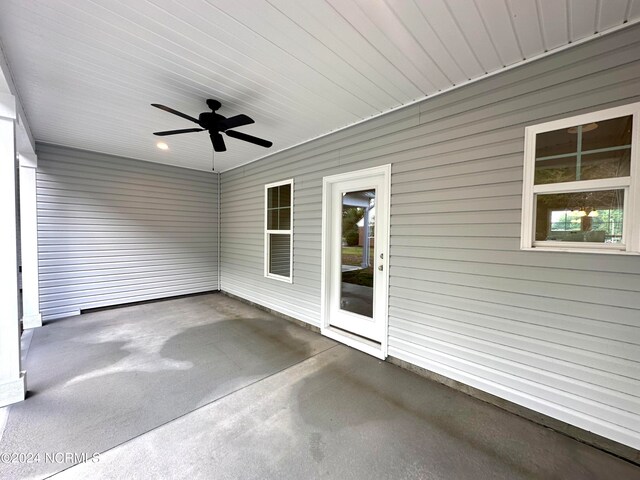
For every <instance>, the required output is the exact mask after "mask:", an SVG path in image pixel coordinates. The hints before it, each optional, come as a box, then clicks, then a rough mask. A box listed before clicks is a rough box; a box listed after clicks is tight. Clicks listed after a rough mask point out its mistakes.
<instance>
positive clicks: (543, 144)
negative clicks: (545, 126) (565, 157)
mask: <svg viewBox="0 0 640 480" xmlns="http://www.w3.org/2000/svg"><path fill="white" fill-rule="evenodd" d="M569 130H571V129H566V128H563V129H562V130H553V131H551V132H545V133H539V134H538V135H536V158H540V157H549V156H551V155H562V154H565V153H576V152H577V151H578V136H577V135H576V134H575V133H569Z"/></svg>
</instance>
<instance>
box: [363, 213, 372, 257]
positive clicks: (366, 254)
mask: <svg viewBox="0 0 640 480" xmlns="http://www.w3.org/2000/svg"><path fill="white" fill-rule="evenodd" d="M369 212H371V207H366V208H365V209H364V217H363V220H364V221H363V225H362V233H363V235H364V239H363V241H362V265H361V266H362V268H367V267H368V266H369V260H370V259H369V251H370V248H369V246H370V245H371V241H370V240H369Z"/></svg>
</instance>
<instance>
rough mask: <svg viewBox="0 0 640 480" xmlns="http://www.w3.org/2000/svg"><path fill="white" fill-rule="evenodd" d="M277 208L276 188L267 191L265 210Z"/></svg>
mask: <svg viewBox="0 0 640 480" xmlns="http://www.w3.org/2000/svg"><path fill="white" fill-rule="evenodd" d="M277 207H278V187H271V188H269V189H267V208H277Z"/></svg>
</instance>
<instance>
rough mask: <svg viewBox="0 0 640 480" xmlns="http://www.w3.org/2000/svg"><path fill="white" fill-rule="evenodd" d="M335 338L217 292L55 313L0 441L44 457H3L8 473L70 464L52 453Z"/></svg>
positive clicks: (151, 418)
mask: <svg viewBox="0 0 640 480" xmlns="http://www.w3.org/2000/svg"><path fill="white" fill-rule="evenodd" d="M334 345H335V342H333V341H332V340H329V339H327V338H324V337H321V336H319V335H317V334H315V333H313V332H311V331H309V330H306V329H304V328H301V327H298V326H296V325H294V324H292V323H290V322H288V321H286V320H283V319H281V318H278V317H275V316H273V315H269V314H267V313H265V312H263V311H261V310H258V309H256V308H253V307H250V306H247V305H245V304H243V303H241V302H238V301H237V300H233V299H230V298H228V297H225V296H223V295H219V294H212V295H203V296H195V297H189V298H182V299H176V300H169V301H163V302H156V303H149V304H144V305H137V306H131V307H125V308H120V309H114V310H104V311H99V312H94V313H90V314H86V315H81V316H77V317H70V318H66V319H63V320H58V321H54V322H51V323H49V324H48V325H45V326H43V327H41V328H39V329H37V330H35V331H34V333H33V338H32V342H31V348H30V352H29V355H28V357H27V360H26V369H27V372H28V388H29V393H28V398H27V399H26V401H24V402H22V403H20V404H16V405H13V406H12V407H11V408H10V410H9V414H8V419H7V422H6V427H5V431H4V435H3V437H2V440H1V442H0V454H2V453H13V452H16V453H33V454H36V453H38V454H39V457H40V461H38V462H33V463H24V462H16V463H9V464H7V463H0V478H3V479H4V478H43V477H44V476H46V475H49V474H52V473H55V472H57V471H60V470H62V469H64V468H65V467H66V466H68V465H69V463H68V462H66V461H61V462H60V461H59V460H61V459H62V460H64V458H63V457H61V456H60V455H58V456H57V458H55V457H54V458H53V459H52V460H51V461H45V460H46V455H47V454H53V453H69V452H71V453H79V454H86V455H88V456H90V455H92V454H93V453H95V452H103V451H105V450H107V449H109V448H112V447H114V446H115V445H118V444H120V443H122V442H125V441H127V440H129V439H131V438H133V437H135V436H137V435H140V434H142V433H144V432H147V431H149V430H151V429H153V428H156V427H158V426H159V425H162V424H164V423H166V422H168V421H170V420H173V419H175V418H176V417H179V416H180V415H184V414H186V413H188V412H191V411H193V410H194V409H197V408H199V407H201V406H203V405H206V404H207V403H209V402H212V401H214V400H216V399H218V398H221V397H223V396H225V395H228V394H229V393H231V392H233V391H236V390H238V389H240V388H242V387H245V386H247V385H250V384H251V383H253V382H256V381H258V380H260V379H263V378H265V377H268V376H270V375H273V374H274V373H277V372H279V371H281V370H283V369H286V368H287V367H290V366H291V365H295V364H297V363H299V362H301V361H303V360H304V359H306V358H309V357H310V356H313V355H315V354H316V353H318V352H321V351H323V350H326V349H327V348H330V347H332V346H334Z"/></svg>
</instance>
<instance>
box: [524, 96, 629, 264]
mask: <svg viewBox="0 0 640 480" xmlns="http://www.w3.org/2000/svg"><path fill="white" fill-rule="evenodd" d="M639 122H640V103H635V104H632V105H625V106H621V107H615V108H611V109H608V110H603V111H600V112H595V113H589V114H586V115H579V116H576V117H572V118H567V119H562V120H556V121H553V122H548V123H544V124H541V125H535V126H531V127H527V128H526V130H525V165H524V186H523V203H522V239H521V247H522V248H523V249H536V250H547V251H548V250H560V251H578V252H598V253H640V158H639V155H640V153H639V151H638V150H639V149H640V128H639V127H640V125H639Z"/></svg>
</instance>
